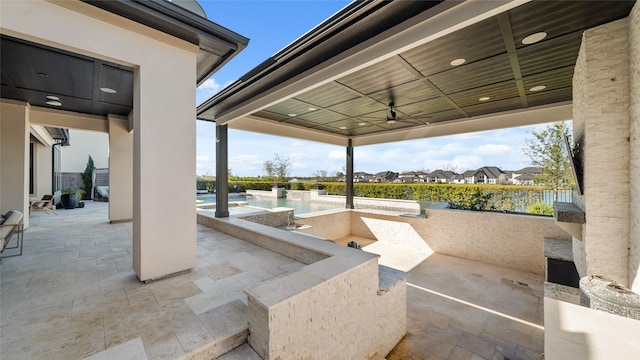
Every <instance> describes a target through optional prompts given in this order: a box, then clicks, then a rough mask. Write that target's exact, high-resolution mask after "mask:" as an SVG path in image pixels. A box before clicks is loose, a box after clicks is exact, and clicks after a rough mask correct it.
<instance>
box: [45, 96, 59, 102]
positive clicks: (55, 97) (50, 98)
mask: <svg viewBox="0 0 640 360" xmlns="http://www.w3.org/2000/svg"><path fill="white" fill-rule="evenodd" d="M47 100H56V101H57V100H60V98H59V97H57V96H53V95H47Z"/></svg>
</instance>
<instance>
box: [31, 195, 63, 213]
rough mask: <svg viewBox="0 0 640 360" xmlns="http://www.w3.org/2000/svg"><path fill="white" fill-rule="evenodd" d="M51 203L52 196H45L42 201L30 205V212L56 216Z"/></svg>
mask: <svg viewBox="0 0 640 360" xmlns="http://www.w3.org/2000/svg"><path fill="white" fill-rule="evenodd" d="M52 202H53V195H45V196H43V197H42V200H40V201H36V202H34V203H33V204H31V210H39V211H44V212H45V213H46V214H47V215H49V213H53V214H56V215H58V213H57V212H55V211H53V209H52V207H53V204H52Z"/></svg>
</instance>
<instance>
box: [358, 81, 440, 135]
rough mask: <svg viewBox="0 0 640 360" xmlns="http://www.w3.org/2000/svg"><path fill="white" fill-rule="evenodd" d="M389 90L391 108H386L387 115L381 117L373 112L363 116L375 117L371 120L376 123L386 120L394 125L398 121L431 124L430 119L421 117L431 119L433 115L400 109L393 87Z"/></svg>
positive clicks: (385, 121)
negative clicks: (410, 112)
mask: <svg viewBox="0 0 640 360" xmlns="http://www.w3.org/2000/svg"><path fill="white" fill-rule="evenodd" d="M388 91H389V105H388V107H389V108H388V109H387V110H385V113H386V115H385V117H384V118H382V119H380V117H376V116H374V115H373V114H370V116H363V117H365V118H370V119H374V120H370V121H369V122H371V123H374V124H375V123H379V122H382V121H384V123H386V124H388V125H391V126H393V124H396V123H398V122H403V123H413V124H416V125H429V122H428V121H422V120H421V119H431V118H432V117H431V116H428V115H417V114H419V113H422V111H418V112H415V113H412V114H409V113H405V112H402V111H398V110H397V109H396V101H395V96H394V94H393V90H392V89H391V87H389V89H388ZM379 113H380V112H378V114H379Z"/></svg>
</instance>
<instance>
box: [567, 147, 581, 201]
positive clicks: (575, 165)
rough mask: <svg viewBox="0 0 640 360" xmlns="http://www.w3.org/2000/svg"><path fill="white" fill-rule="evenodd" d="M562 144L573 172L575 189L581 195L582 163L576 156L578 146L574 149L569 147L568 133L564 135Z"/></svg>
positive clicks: (578, 149)
mask: <svg viewBox="0 0 640 360" xmlns="http://www.w3.org/2000/svg"><path fill="white" fill-rule="evenodd" d="M564 144H565V146H566V147H567V154H568V157H569V159H568V161H569V167H570V168H571V173H572V174H573V181H575V183H576V190H578V194H579V195H582V186H583V184H582V165H581V164H580V159H579V158H578V156H577V153H578V152H579V151H580V148H579V147H578V146H576V148H575V149H574V148H572V147H571V140H570V139H569V135H566V136H565V137H564Z"/></svg>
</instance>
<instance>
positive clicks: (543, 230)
mask: <svg viewBox="0 0 640 360" xmlns="http://www.w3.org/2000/svg"><path fill="white" fill-rule="evenodd" d="M348 213H349V210H345V211H343V212H339V213H336V214H333V215H331V216H328V217H325V216H318V217H309V218H304V219H299V220H297V221H296V222H297V223H300V224H310V225H312V228H310V229H304V230H299V231H300V232H302V233H307V234H312V235H315V236H320V237H325V238H328V239H333V240H335V239H337V238H341V237H344V236H347V235H353V236H359V237H365V238H370V239H377V240H378V241H381V242H386V243H391V244H396V245H401V246H405V247H407V248H411V249H413V250H415V251H421V252H426V253H428V252H437V253H442V254H446V255H451V256H457V257H462V258H465V259H470V260H474V261H479V262H483V263H487V264H493V265H498V266H504V267H507V268H511V269H515V270H520V271H527V272H531V273H535V274H540V275H544V269H545V259H544V253H543V249H544V245H543V244H544V238H545V237H547V238H558V239H569V238H570V236H569V235H568V234H567V233H566V232H565V231H564V230H562V229H560V228H559V227H558V226H556V224H555V220H554V219H551V218H548V217H540V216H526V215H511V214H501V213H488V212H477V211H464V210H450V209H446V210H441V209H427V210H426V213H427V218H426V219H425V218H423V217H406V216H397V215H390V214H384V213H376V212H373V211H371V212H365V211H358V210H353V211H351V217H350V227H349V230H350V234H346V235H345V234H342V233H341V234H340V236H337V237H332V236H331V234H332V233H333V231H334V229H333V227H337V226H336V225H335V224H336V221H341V222H344V221H345V220H344V219H346V218H348V216H347V215H346V214H348Z"/></svg>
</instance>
